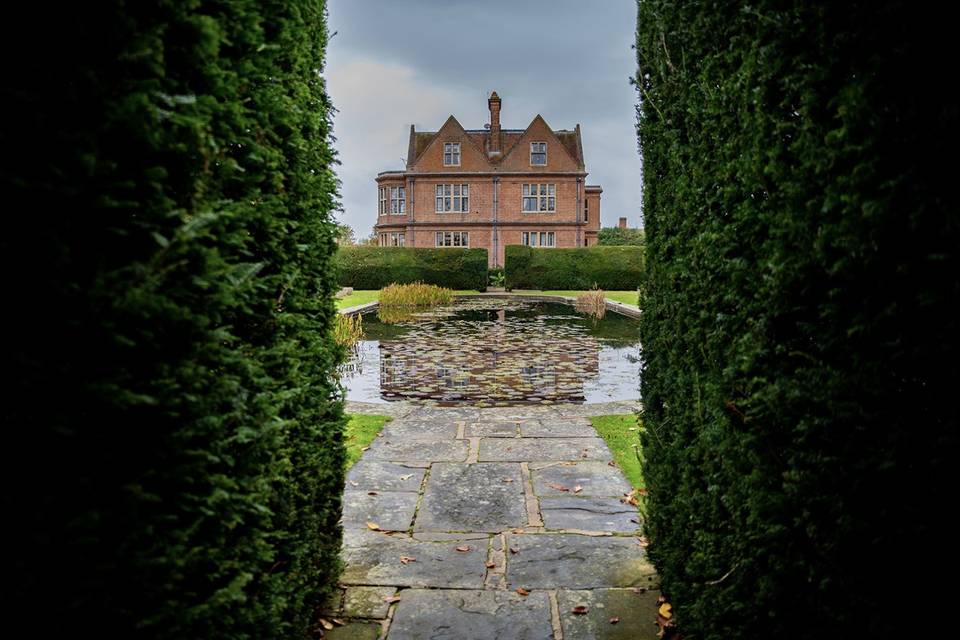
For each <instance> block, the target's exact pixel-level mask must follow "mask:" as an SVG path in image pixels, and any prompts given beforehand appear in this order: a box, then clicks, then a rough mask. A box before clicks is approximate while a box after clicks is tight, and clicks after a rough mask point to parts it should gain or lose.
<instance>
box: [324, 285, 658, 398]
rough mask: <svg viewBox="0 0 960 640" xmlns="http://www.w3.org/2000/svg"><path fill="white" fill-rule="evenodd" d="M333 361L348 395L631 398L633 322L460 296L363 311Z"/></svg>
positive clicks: (556, 306)
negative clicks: (356, 336)
mask: <svg viewBox="0 0 960 640" xmlns="http://www.w3.org/2000/svg"><path fill="white" fill-rule="evenodd" d="M363 329H364V340H362V341H361V342H359V343H358V344H357V347H356V349H355V351H354V353H352V354H351V356H350V358H349V360H348V362H347V363H346V364H344V365H343V366H342V367H341V383H342V384H343V386H344V388H345V389H346V397H347V399H348V400H355V401H360V402H389V401H394V400H416V401H420V402H426V403H431V404H438V405H457V404H461V403H470V404H472V405H475V406H509V405H519V404H553V403H585V402H588V403H594V402H608V401H614V400H636V399H637V398H638V396H639V391H638V388H639V382H640V381H639V373H640V360H639V349H640V347H639V338H638V323H637V321H636V320H634V319H631V318H627V317H625V316H621V315H619V314H616V313H611V312H608V313H607V314H606V315H605V316H604V317H603V318H602V319H597V318H594V317H591V316H587V315H584V314H581V313H578V312H577V311H576V310H575V309H574V308H573V307H572V306H569V305H565V304H560V303H554V302H540V301H525V300H522V299H502V298H501V299H498V298H467V299H461V300H458V301H457V302H455V303H454V304H452V305H450V306H443V307H436V308H433V309H430V310H428V311H425V312H422V313H414V314H411V313H409V312H406V313H399V314H398V313H396V312H393V313H389V312H387V313H384V312H383V311H380V312H376V311H375V312H371V313H367V314H364V316H363Z"/></svg>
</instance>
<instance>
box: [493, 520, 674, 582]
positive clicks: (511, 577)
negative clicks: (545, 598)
mask: <svg viewBox="0 0 960 640" xmlns="http://www.w3.org/2000/svg"><path fill="white" fill-rule="evenodd" d="M507 545H508V546H509V547H511V548H514V549H517V553H515V554H511V556H510V558H509V560H508V561H507V582H508V584H509V588H510V589H515V588H517V587H524V588H525V589H556V588H559V587H566V588H572V589H594V588H599V587H650V586H651V585H652V584H653V583H654V581H655V580H656V572H655V570H654V568H653V565H651V564H650V562H649V561H648V560H647V558H646V555H645V554H644V551H643V548H642V547H641V546H640V545H639V544H637V539H636V538H634V537H624V538H618V537H610V536H605V537H591V536H583V535H577V534H563V533H553V534H519V535H517V534H509V533H508V534H507Z"/></svg>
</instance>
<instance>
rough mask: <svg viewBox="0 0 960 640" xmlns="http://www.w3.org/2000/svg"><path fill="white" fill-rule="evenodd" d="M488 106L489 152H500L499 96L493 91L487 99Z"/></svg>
mask: <svg viewBox="0 0 960 640" xmlns="http://www.w3.org/2000/svg"><path fill="white" fill-rule="evenodd" d="M487 106H488V107H490V153H500V96H498V95H497V92H496V91H494V92H493V93H491V94H490V99H489V100H487Z"/></svg>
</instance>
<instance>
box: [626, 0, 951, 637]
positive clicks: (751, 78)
mask: <svg viewBox="0 0 960 640" xmlns="http://www.w3.org/2000/svg"><path fill="white" fill-rule="evenodd" d="M638 7H639V20H638V38H637V48H638V61H639V72H638V75H637V78H636V82H637V84H638V86H639V89H640V100H641V102H640V109H641V111H640V121H639V136H640V143H641V147H642V152H643V158H644V176H645V184H644V198H645V201H644V220H645V227H646V229H645V231H646V240H647V241H646V269H645V272H644V290H645V292H646V293H645V295H644V296H643V297H642V298H641V305H642V309H643V319H642V321H641V342H642V344H643V359H644V364H643V372H642V375H641V390H642V397H643V403H644V418H643V419H644V426H645V432H644V434H643V435H642V440H643V451H644V459H645V460H644V473H645V476H646V483H647V488H648V491H649V497H648V502H647V505H648V512H649V513H648V517H647V519H646V525H645V526H646V532H647V534H648V536H649V539H650V546H649V552H650V556H651V558H652V559H653V560H654V562H655V564H656V566H657V568H658V569H659V571H660V573H661V576H662V580H663V587H664V589H665V590H666V591H667V592H668V594H669V595H670V597H671V598H672V601H673V604H674V608H675V611H676V612H677V614H678V619H679V622H680V626H681V627H682V628H683V629H684V630H685V633H686V634H688V635H689V636H690V637H697V638H718V639H719V638H732V637H749V638H811V639H813V638H818V639H820V638H827V637H830V638H852V637H857V638H888V637H912V636H914V635H922V636H930V637H941V636H945V635H946V634H943V633H940V632H938V630H939V629H942V628H943V627H946V626H948V625H949V626H951V627H952V626H953V625H952V619H951V615H950V613H951V611H952V609H951V608H950V606H951V605H952V604H953V602H952V589H950V588H949V587H943V586H941V585H942V584H943V582H942V580H943V578H944V577H948V578H947V579H948V580H949V579H950V578H952V577H953V576H954V575H956V570H957V560H956V558H957V554H956V552H955V550H954V549H953V547H954V545H955V541H954V540H953V539H952V530H953V526H952V524H950V519H951V518H952V517H953V514H952V508H951V507H950V504H952V503H951V501H950V499H949V497H948V496H949V495H950V493H949V491H950V490H949V489H948V488H949V487H952V486H953V485H954V483H955V475H956V471H955V468H954V467H955V460H956V454H957V438H958V432H957V403H956V400H955V398H954V394H955V386H956V381H957V380H958V379H960V368H958V363H960V353H958V349H957V346H958V336H960V326H958V322H957V315H956V312H955V310H954V305H955V303H956V300H957V299H958V298H960V264H958V248H960V218H958V206H957V205H958V202H957V190H956V189H955V188H954V187H953V183H954V182H955V180H954V175H953V174H954V173H955V172H954V167H955V166H956V163H955V162H954V161H953V160H951V159H952V158H953V156H954V155H955V153H956V146H957V145H956V141H957V103H956V99H955V98H954V97H953V96H952V95H951V94H950V92H951V91H952V87H951V86H950V85H951V83H950V82H949V81H947V80H946V78H948V77H951V73H950V72H951V71H952V64H951V63H952V59H953V57H954V52H953V50H952V46H953V45H952V43H953V42H954V40H955V38H954V35H953V33H952V31H953V26H952V25H953V21H952V20H951V19H949V16H948V14H947V9H941V8H939V7H938V6H936V5H932V4H924V5H922V6H921V5H917V4H915V3H907V2H901V1H897V0H884V1H879V2H853V3H848V2H844V3H836V2H824V1H814V2H811V1H809V0H803V1H801V0H791V1H786V2H772V1H766V0H761V1H759V2H754V3H750V4H749V5H744V4H741V3H736V2H716V1H708V2H700V3H688V2H674V1H671V0H644V1H643V2H639V4H638Z"/></svg>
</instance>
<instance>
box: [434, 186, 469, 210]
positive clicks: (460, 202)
mask: <svg viewBox="0 0 960 640" xmlns="http://www.w3.org/2000/svg"><path fill="white" fill-rule="evenodd" d="M444 211H456V212H458V213H467V212H468V211H470V185H467V184H438V185H437V213H443V212H444Z"/></svg>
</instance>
